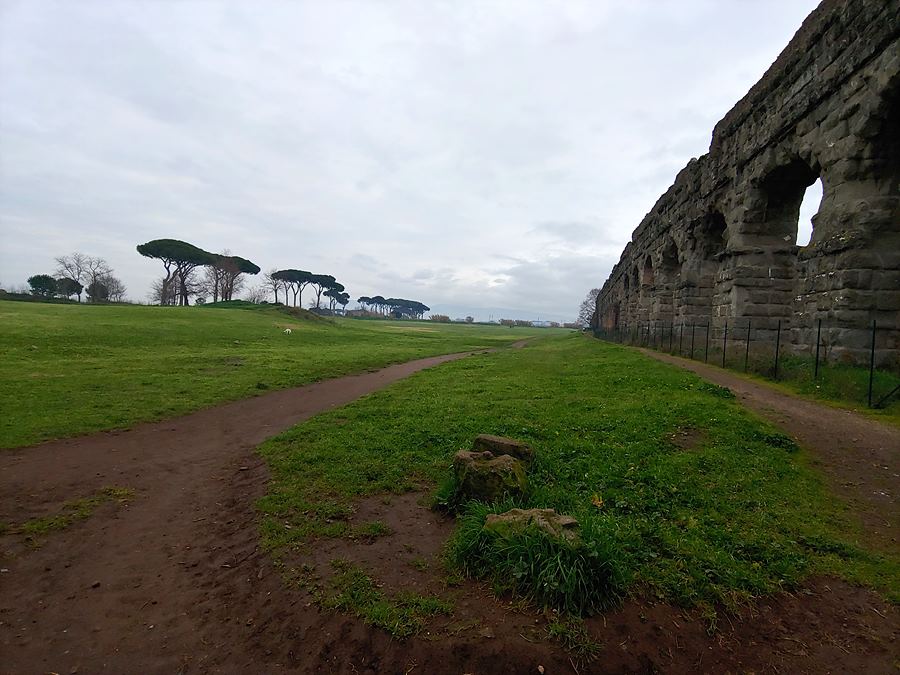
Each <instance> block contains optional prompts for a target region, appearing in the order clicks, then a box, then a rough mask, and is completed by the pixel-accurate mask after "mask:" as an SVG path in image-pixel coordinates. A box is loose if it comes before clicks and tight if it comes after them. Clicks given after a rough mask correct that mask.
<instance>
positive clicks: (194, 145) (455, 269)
mask: <svg viewBox="0 0 900 675" xmlns="http://www.w3.org/2000/svg"><path fill="white" fill-rule="evenodd" d="M816 4H817V3H816V2H815V1H814V0H731V1H727V0H671V1H668V0H644V1H641V0H616V1H612V0H586V1H584V2H579V1H575V0H573V1H565V2H563V1H559V2H557V1H551V0H541V1H534V2H530V1H528V0H507V1H505V2H504V1H498V2H492V1H489V0H471V1H467V0H409V1H402V0H382V1H378V0H365V1H361V2H343V1H341V0H320V1H307V2H300V1H297V2H287V1H274V0H269V1H266V0H252V1H251V0H244V1H240V0H230V1H227V2H211V1H202V2H199V1H197V2H192V1H178V0H166V1H162V0H160V1H156V2H150V1H148V2H137V1H118V2H117V1H114V0H102V1H101V2H89V1H87V0H78V1H73V0H66V1H64V2H47V1H45V0H20V1H10V0H0V236H2V239H0V284H2V285H4V286H5V287H11V286H16V285H19V284H23V283H24V282H25V279H26V278H27V277H28V276H30V275H32V274H36V273H43V272H48V273H52V271H53V268H54V264H53V257H54V256H55V255H59V254H64V253H69V252H72V251H82V252H84V253H89V254H93V255H99V256H103V257H105V258H107V259H108V260H109V262H110V263H111V264H112V266H113V267H114V268H115V271H116V273H117V276H119V277H120V278H121V279H122V280H123V281H124V282H125V284H126V286H127V287H128V295H129V297H131V298H133V299H135V300H142V301H145V300H146V299H147V295H148V290H149V286H150V283H151V282H152V280H153V279H154V278H156V277H157V276H158V275H159V274H160V273H161V271H162V268H161V265H159V263H157V262H155V261H152V260H148V259H145V258H142V257H140V256H139V255H138V254H137V253H136V252H135V246H136V245H137V244H140V243H143V242H145V241H147V240H150V239H156V238H162V237H171V238H176V239H184V240H187V241H190V242H191V243H194V244H196V245H198V246H200V247H202V248H205V249H207V250H210V251H221V250H223V249H230V251H231V252H232V253H234V254H238V255H241V256H244V257H247V258H250V259H251V260H253V261H254V262H256V263H257V264H258V265H260V266H261V267H262V268H263V269H270V268H284V267H295V268H300V269H306V270H310V271H313V272H321V273H327V274H333V275H334V276H336V277H337V278H338V280H339V281H341V282H343V283H344V284H345V285H346V287H347V290H348V291H349V292H350V293H351V295H352V297H353V299H354V300H355V299H356V297H358V296H359V295H375V294H381V295H384V296H397V297H407V298H413V299H417V300H420V301H422V302H424V303H426V304H428V305H430V306H431V307H432V308H433V309H435V310H441V309H443V310H444V311H446V312H447V313H450V314H451V315H454V316H457V315H465V314H468V313H472V314H474V315H475V316H476V317H478V318H479V319H481V318H484V319H486V318H488V315H489V314H494V318H495V319H496V318H498V316H497V313H503V314H507V315H510V314H511V313H512V312H515V313H516V316H517V317H520V318H535V319H536V318H544V319H560V320H571V319H573V318H574V316H575V312H576V310H577V307H578V304H579V302H580V301H581V299H582V298H583V297H584V295H585V293H586V292H587V290H588V289H589V288H591V287H592V286H593V287H596V286H600V285H601V284H602V283H603V281H604V279H605V278H606V276H607V275H608V273H609V270H610V268H611V266H612V265H613V263H615V262H616V261H617V260H618V257H619V254H620V252H621V249H622V247H623V246H624V245H625V243H626V242H627V241H628V240H629V239H630V236H631V232H632V230H633V229H634V228H635V226H636V225H637V224H638V222H640V220H641V218H642V217H643V216H644V214H645V213H646V212H647V211H648V210H649V209H650V208H651V206H652V205H653V203H654V202H655V201H656V199H657V198H658V197H659V195H660V194H662V193H663V192H664V191H665V190H666V189H667V188H668V187H669V185H671V183H672V182H673V180H674V178H675V174H676V173H677V172H678V170H679V169H681V168H682V167H683V166H684V165H685V164H686V163H687V162H688V160H689V159H691V157H696V156H699V155H701V154H704V153H705V152H706V151H707V150H708V147H709V141H710V135H711V132H712V128H713V126H714V124H715V123H716V121H718V120H719V119H720V118H721V117H722V116H723V115H724V114H725V113H726V112H727V111H728V110H729V108H731V107H732V106H733V105H734V104H735V102H737V100H738V99H740V98H741V97H742V96H743V95H744V93H746V91H747V90H748V89H749V87H750V86H751V85H752V84H753V83H754V82H756V81H757V80H758V79H759V78H760V77H761V76H762V74H763V73H764V72H765V70H766V68H767V67H768V66H769V65H770V64H771V63H772V61H773V60H774V59H775V57H776V56H777V55H778V53H779V52H780V51H781V50H782V49H783V48H784V47H785V46H786V45H787V43H788V41H789V40H790V38H791V36H792V35H793V34H794V32H795V31H796V30H797V29H798V28H799V27H800V24H801V22H802V21H803V19H804V18H805V17H806V15H807V14H809V12H810V11H812V9H813V8H814V7H815V6H816ZM807 217H808V216H807Z"/></svg>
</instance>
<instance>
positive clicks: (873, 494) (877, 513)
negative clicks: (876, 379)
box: [640, 349, 900, 551]
mask: <svg viewBox="0 0 900 675" xmlns="http://www.w3.org/2000/svg"><path fill="white" fill-rule="evenodd" d="M640 351H641V352H643V353H644V354H646V355H647V356H650V357H652V358H654V359H657V360H659V361H664V362H665V363H671V364H674V365H676V366H681V367H682V368H686V369H687V370H690V371H693V372H694V373H696V374H697V375H699V376H700V377H702V378H704V379H706V380H709V381H710V382H714V383H715V384H718V385H720V386H723V387H728V388H729V389H731V391H733V392H734V394H735V396H737V397H738V400H740V401H741V403H743V404H744V405H745V406H747V407H748V408H750V409H751V410H753V411H754V412H757V413H759V414H760V415H761V416H762V417H764V418H766V419H767V420H769V421H770V422H772V423H774V424H775V425H776V426H778V427H780V428H781V429H783V430H784V431H786V432H787V433H788V434H789V435H790V436H791V437H792V438H794V440H795V441H797V443H798V444H799V445H800V446H802V447H804V448H806V449H808V450H810V458H811V460H812V463H813V465H814V466H816V467H818V468H819V469H820V470H821V471H822V473H823V474H824V475H825V476H826V478H827V479H828V481H829V485H830V487H831V488H832V490H833V491H834V492H835V493H836V494H838V495H839V496H841V497H842V498H844V499H845V500H846V501H848V502H849V503H850V505H851V507H852V512H853V513H855V514H857V515H858V516H859V518H860V521H861V524H862V526H863V528H864V529H865V531H866V532H867V533H868V534H869V535H870V536H869V538H868V541H867V542H866V543H867V544H868V545H870V546H875V547H878V548H881V549H890V550H895V551H896V550H897V549H898V548H900V544H898V541H897V538H898V531H897V528H898V527H900V501H898V496H900V429H897V428H895V427H891V426H888V425H886V424H881V423H879V422H877V421H875V420H872V419H869V418H867V417H863V416H862V415H859V414H857V413H854V412H852V411H850V410H842V409H839V408H832V407H829V406H826V405H822V404H821V403H816V402H815V401H808V400H805V399H802V398H799V397H796V396H790V395H788V394H783V393H781V392H780V391H778V390H776V389H774V388H772V387H768V386H766V385H765V384H761V383H757V382H753V381H751V380H748V379H745V378H743V377H740V376H738V375H735V374H733V373H730V372H728V371H727V370H723V369H721V368H718V367H716V366H710V365H708V364H705V363H699V362H697V361H691V360H689V359H684V358H680V357H678V356H671V355H669V354H663V353H660V352H655V351H651V350H646V349H642V350H640Z"/></svg>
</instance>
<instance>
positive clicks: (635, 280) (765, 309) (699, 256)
mask: <svg viewBox="0 0 900 675" xmlns="http://www.w3.org/2000/svg"><path fill="white" fill-rule="evenodd" d="M820 178H821V181H822V186H823V197H822V202H821V205H820V207H819V211H818V214H817V215H816V216H815V217H814V218H813V233H812V238H811V240H810V242H809V244H808V245H806V246H798V245H797V229H798V217H799V210H800V204H801V201H802V199H803V195H804V192H805V190H806V188H807V187H808V186H810V185H811V184H812V183H814V182H815V181H816V180H818V179H820ZM745 318H749V319H752V322H753V325H754V326H756V327H757V328H761V329H763V330H766V329H774V327H775V326H776V324H778V322H779V321H780V322H781V324H782V325H783V326H786V327H789V329H790V332H789V333H788V334H787V335H786V337H787V338H788V339H790V341H791V342H792V344H794V345H795V346H796V347H797V348H803V347H804V346H805V345H808V344H809V343H810V341H813V342H814V341H815V338H814V337H812V330H811V329H812V327H813V326H814V324H815V323H816V321H817V320H818V319H824V320H825V323H826V324H827V331H828V332H829V334H828V337H827V339H828V340H829V342H830V344H831V345H832V346H833V354H832V356H836V355H840V354H844V355H853V354H855V353H861V352H862V351H864V350H865V349H866V344H864V342H865V340H866V339H867V338H866V334H865V332H864V331H859V330H853V328H858V327H860V326H865V325H866V323H867V322H868V323H871V321H872V320H877V323H878V325H879V326H884V327H885V328H893V329H898V330H895V331H893V332H892V335H893V337H892V338H891V339H890V341H889V342H886V343H884V344H882V345H881V347H883V349H882V353H881V354H880V358H885V357H887V358H892V359H896V358H897V353H898V350H900V340H898V337H897V336H898V335H900V0H825V1H824V2H822V4H821V5H820V6H819V7H818V8H817V9H816V10H815V11H814V12H813V13H812V14H810V16H809V17H807V19H806V21H804V23H803V25H802V27H801V28H800V30H799V31H798V32H797V34H796V35H795V36H794V38H793V39H792V40H791V42H790V43H789V44H788V46H787V47H786V48H785V50H784V51H783V52H782V53H781V55H780V56H779V57H778V59H777V60H776V61H775V63H774V64H773V65H772V66H771V67H770V68H769V70H768V71H767V72H766V73H765V75H764V76H763V77H762V79H761V80H760V81H759V82H758V83H757V84H756V85H754V86H753V88H752V89H751V90H750V91H749V93H747V95H746V96H744V98H743V99H742V100H741V101H739V102H738V103H737V105H735V106H734V108H732V109H731V111H729V112H728V114H726V115H725V117H724V118H723V119H722V120H721V121H720V122H719V123H718V124H717V125H716V127H715V129H714V131H713V135H712V143H711V145H710V149H709V152H708V153H707V154H706V155H704V156H702V157H700V158H697V159H692V160H691V161H690V162H688V164H687V166H686V167H685V168H684V169H682V170H681V171H680V172H679V173H678V175H677V177H676V179H675V183H674V184H673V185H672V186H671V187H670V188H669V189H668V190H667V191H666V193H665V194H664V195H663V196H662V197H660V198H659V200H658V201H657V202H656V204H655V205H654V207H653V208H652V210H651V211H650V212H649V213H648V214H647V215H646V216H645V217H644V219H643V220H642V221H641V223H640V225H638V227H637V229H636V230H634V233H633V235H632V238H631V242H630V243H629V244H628V245H627V246H626V247H625V250H624V251H623V253H622V256H621V258H620V260H619V262H618V263H617V264H616V265H615V266H614V267H613V270H612V272H611V274H610V276H609V278H608V279H607V281H606V283H605V284H604V286H603V288H602V289H601V292H600V294H599V296H598V298H597V309H596V312H595V314H594V319H593V323H594V327H595V328H600V329H603V330H614V329H623V328H626V329H627V328H628V327H629V326H634V325H638V324H640V323H641V322H643V323H645V324H646V323H647V322H660V323H663V324H665V322H669V323H670V325H671V324H673V323H679V322H680V323H685V322H698V323H705V322H709V323H710V324H711V325H713V326H717V325H721V324H724V323H725V321H727V320H733V319H745Z"/></svg>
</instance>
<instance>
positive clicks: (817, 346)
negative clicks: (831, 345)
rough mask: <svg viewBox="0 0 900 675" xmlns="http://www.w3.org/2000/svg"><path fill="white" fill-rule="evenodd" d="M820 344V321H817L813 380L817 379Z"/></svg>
mask: <svg viewBox="0 0 900 675" xmlns="http://www.w3.org/2000/svg"><path fill="white" fill-rule="evenodd" d="M820 344H822V319H819V327H818V328H817V329H816V369H815V371H813V379H814V380H818V379H819V345H820Z"/></svg>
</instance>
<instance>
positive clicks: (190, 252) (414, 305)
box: [137, 239, 430, 319]
mask: <svg viewBox="0 0 900 675" xmlns="http://www.w3.org/2000/svg"><path fill="white" fill-rule="evenodd" d="M137 251H138V253H140V254H141V255H142V256H145V257H147V258H154V259H157V260H160V261H161V262H162V263H163V267H164V269H165V276H163V278H162V279H160V280H159V281H158V282H157V283H156V284H155V285H154V289H153V298H154V300H155V301H157V302H159V304H171V305H175V304H177V305H182V306H185V305H188V304H189V302H190V301H189V298H190V296H191V295H197V294H199V293H201V292H203V293H206V294H208V295H211V296H212V298H213V302H218V301H219V300H225V301H227V300H232V299H233V296H234V293H235V292H236V291H238V290H240V288H241V286H242V283H243V275H245V274H249V275H256V274H259V272H260V268H259V266H258V265H256V264H255V263H253V262H252V261H250V260H247V259H246V258H242V257H240V256H235V255H230V254H228V253H227V252H223V253H210V252H209V251H205V250H203V249H201V248H199V247H197V246H194V245H193V244H190V243H188V242H185V241H180V240H177V239H154V240H153V241H149V242H147V243H145V244H140V245H139V246H138V247H137ZM198 268H205V269H206V276H205V280H204V281H202V282H198V281H197V280H196V278H195V273H196V270H197V269H198ZM306 288H310V289H311V290H312V291H313V292H314V293H315V298H316V301H315V305H313V304H312V303H310V309H314V310H316V311H322V310H324V309H327V310H329V311H331V312H334V311H335V309H336V307H337V306H338V305H340V307H341V311H345V310H346V307H347V305H348V304H349V303H350V294H349V293H348V292H347V290H346V288H345V287H344V285H343V284H342V283H340V282H339V281H338V280H337V279H335V277H334V276H332V275H330V274H316V273H313V272H308V271H306V270H299V269H293V268H291V269H281V270H276V269H273V270H270V271H268V272H266V273H265V274H264V275H263V282H262V285H261V287H259V288H257V289H255V290H254V291H253V292H252V293H251V295H252V296H253V298H252V301H255V302H263V301H264V297H261V296H267V295H268V292H272V293H273V294H274V297H275V303H276V304H277V303H279V297H283V298H284V303H283V304H285V305H288V306H293V307H298V306H299V307H303V291H304V290H305V289H306ZM263 289H264V290H263ZM261 290H262V293H260V291H261ZM323 299H324V301H325V303H326V304H325V306H324V307H323ZM357 302H359V304H360V305H362V306H363V307H364V308H365V309H366V310H367V311H370V312H373V313H377V314H381V315H383V316H393V317H396V318H413V319H420V318H422V317H423V316H424V314H425V312H428V311H430V307H428V306H427V305H425V304H423V303H421V302H419V301H417V300H406V299H403V298H384V297H382V296H380V295H377V296H374V297H372V298H370V297H367V296H362V297H360V298H359V299H358V300H357Z"/></svg>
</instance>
